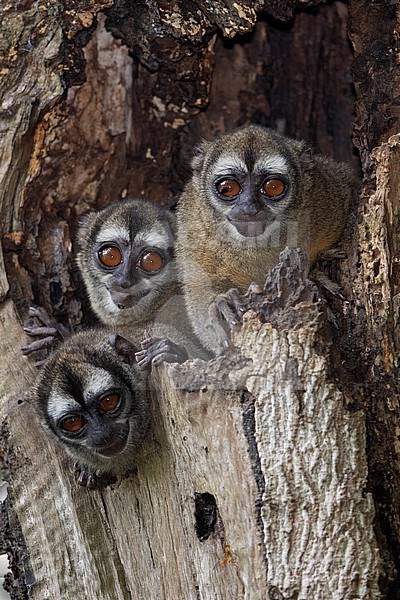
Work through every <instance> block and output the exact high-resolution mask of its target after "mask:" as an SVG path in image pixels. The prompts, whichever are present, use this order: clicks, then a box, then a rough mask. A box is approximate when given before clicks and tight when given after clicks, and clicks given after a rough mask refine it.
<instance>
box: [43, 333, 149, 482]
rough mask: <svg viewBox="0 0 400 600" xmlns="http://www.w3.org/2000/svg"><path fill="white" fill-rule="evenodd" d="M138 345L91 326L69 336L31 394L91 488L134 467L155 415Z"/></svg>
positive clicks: (54, 354)
mask: <svg viewBox="0 0 400 600" xmlns="http://www.w3.org/2000/svg"><path fill="white" fill-rule="evenodd" d="M136 351H137V348H136V347H135V346H134V345H133V344H132V343H130V342H129V341H128V340H126V339H124V338H123V337H121V336H120V335H116V334H111V333H110V332H107V331H106V330H102V329H92V330H86V331H84V332H80V333H77V334H74V335H72V336H71V337H69V338H68V339H67V340H66V341H65V342H63V343H62V344H61V345H60V346H59V347H58V348H57V349H56V350H55V352H54V353H53V354H52V355H51V356H50V357H49V358H48V359H47V361H46V362H45V363H44V365H43V366H42V368H41V370H40V371H39V374H38V377H37V379H36V382H35V385H34V390H33V394H32V400H33V403H34V406H35V408H36V410H37V411H38V413H39V416H40V418H41V420H42V422H43V424H44V426H45V428H46V430H47V431H48V432H49V433H50V434H51V436H52V437H53V438H55V439H56V440H57V441H58V442H59V443H60V444H61V445H62V446H63V448H64V449H65V450H66V451H67V452H68V454H70V456H72V457H73V459H74V460H75V461H78V462H77V464H76V469H77V470H78V474H79V476H78V483H79V484H80V485H83V486H87V487H88V488H95V487H97V486H98V485H101V484H102V483H103V484H107V483H109V482H110V478H115V477H116V476H118V475H124V474H128V473H129V472H131V471H132V470H134V468H135V456H136V451H137V449H138V447H139V445H140V443H141V442H142V440H143V438H144V436H145V434H146V432H147V429H148V426H149V420H150V410H149V401H148V395H147V384H146V375H145V374H144V373H143V372H142V371H141V370H140V369H139V367H138V366H137V365H136V363H135V353H136Z"/></svg>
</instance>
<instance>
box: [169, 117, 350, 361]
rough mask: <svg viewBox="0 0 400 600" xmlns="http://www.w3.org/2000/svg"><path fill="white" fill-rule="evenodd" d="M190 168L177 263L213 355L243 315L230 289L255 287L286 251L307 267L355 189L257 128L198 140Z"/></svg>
mask: <svg viewBox="0 0 400 600" xmlns="http://www.w3.org/2000/svg"><path fill="white" fill-rule="evenodd" d="M192 167H193V175H192V177H191V179H190V181H189V182H188V184H187V186H186V187H185V190H184V192H183V194H182V196H181V198H180V201H179V204H178V233H177V243H176V248H177V250H176V255H177V264H178V268H179V271H180V277H181V280H182V284H183V289H184V294H185V298H186V307H187V311H188V315H189V319H190V321H191V323H192V326H193V329H194V331H195V333H196V334H197V336H198V338H199V339H200V341H201V342H202V344H203V345H204V347H205V348H207V349H209V350H211V351H212V352H213V353H214V354H220V353H221V352H222V351H223V350H224V349H225V348H226V347H227V346H229V327H231V328H234V327H235V326H237V324H238V320H240V314H241V312H242V311H243V308H242V301H241V298H240V296H239V294H238V293H237V292H235V291H234V290H232V289H231V288H238V289H239V290H240V291H241V292H245V291H246V289H247V288H248V286H249V285H250V283H251V282H257V283H263V281H264V278H265V274H266V272H267V270H268V269H270V268H271V267H273V266H275V265H276V264H277V262H278V258H279V253H280V252H281V250H283V249H284V248H285V247H287V246H289V247H291V248H296V247H300V248H301V249H302V250H305V251H306V252H307V253H308V256H309V261H310V265H311V264H312V263H313V262H314V261H315V260H316V258H317V256H318V254H319V253H320V252H321V251H324V250H327V249H329V248H331V247H332V246H333V245H334V244H335V242H337V240H338V239H339V237H340V235H341V233H342V230H343V227H344V225H345V222H346V218H347V214H348V210H349V206H350V201H351V198H352V196H353V194H354V192H355V187H356V184H355V179H354V176H353V174H352V172H351V170H350V169H349V167H347V166H346V165H344V164H341V163H337V162H335V161H333V160H332V159H330V158H327V157H323V156H319V155H316V154H313V152H312V151H311V150H310V149H309V148H308V147H306V146H305V144H304V143H303V142H299V141H296V140H292V139H289V138H286V137H284V136H282V135H280V134H278V133H276V132H274V131H272V130H269V129H265V128H263V127H259V126H256V125H251V126H250V127H246V128H244V129H239V130H236V131H233V132H231V133H228V134H225V135H223V136H221V137H220V138H219V139H217V140H215V141H213V142H204V143H203V144H201V145H200V146H199V148H198V151H197V154H196V155H195V157H194V158H193V161H192ZM238 315H239V319H238ZM221 317H222V318H221Z"/></svg>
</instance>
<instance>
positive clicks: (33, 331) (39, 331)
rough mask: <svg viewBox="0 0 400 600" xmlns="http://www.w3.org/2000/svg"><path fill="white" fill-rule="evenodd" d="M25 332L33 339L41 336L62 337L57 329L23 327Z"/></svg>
mask: <svg viewBox="0 0 400 600" xmlns="http://www.w3.org/2000/svg"><path fill="white" fill-rule="evenodd" d="M23 330H24V331H25V333H27V334H28V335H30V336H32V337H34V336H39V335H46V336H53V337H58V336H59V335H60V334H59V331H58V329H56V328H55V327H31V326H29V325H28V326H25V327H23Z"/></svg>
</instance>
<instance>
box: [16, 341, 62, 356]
mask: <svg viewBox="0 0 400 600" xmlns="http://www.w3.org/2000/svg"><path fill="white" fill-rule="evenodd" d="M53 344H54V337H46V338H42V339H41V340H36V341H35V342H31V343H30V344H28V345H27V346H24V347H23V348H21V352H22V354H23V355H24V356H28V354H32V352H37V351H38V350H45V349H46V348H51V346H52V345H53Z"/></svg>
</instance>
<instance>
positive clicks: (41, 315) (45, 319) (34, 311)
mask: <svg viewBox="0 0 400 600" xmlns="http://www.w3.org/2000/svg"><path fill="white" fill-rule="evenodd" d="M28 315H29V316H30V317H36V318H37V319H39V321H41V322H42V323H43V324H44V325H46V326H47V327H51V325H52V318H51V317H50V315H49V314H48V313H47V312H46V311H45V310H44V308H39V307H35V306H30V307H29V309H28Z"/></svg>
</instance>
